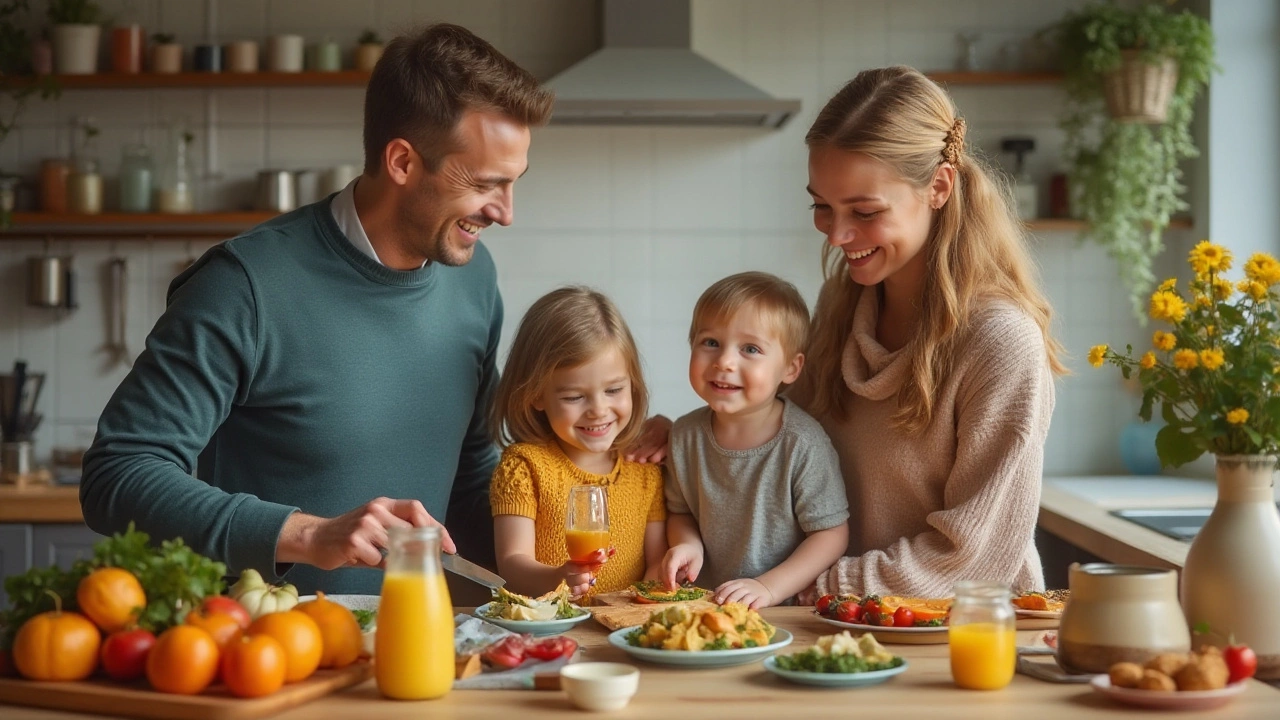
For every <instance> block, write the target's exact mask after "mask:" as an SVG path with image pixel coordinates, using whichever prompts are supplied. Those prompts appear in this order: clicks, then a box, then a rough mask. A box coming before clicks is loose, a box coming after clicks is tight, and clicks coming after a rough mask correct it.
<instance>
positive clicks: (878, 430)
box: [800, 291, 1054, 597]
mask: <svg viewBox="0 0 1280 720" xmlns="http://www.w3.org/2000/svg"><path fill="white" fill-rule="evenodd" d="M877 295H878V293H876V292H874V291H868V292H864V293H862V296H861V298H860V299H859V301H858V306H857V308H856V309H855V311H854V320H853V332H852V333H851V334H850V337H849V340H848V343H847V344H846V346H845V352H844V359H843V373H844V380H845V384H846V385H847V387H846V388H840V389H839V391H840V392H849V393H852V394H853V397H852V398H850V400H851V402H850V404H849V407H850V408H851V411H850V413H849V417H848V419H847V420H844V421H839V420H834V419H831V418H818V419H819V420H820V421H821V422H822V425H823V427H824V428H826V430H827V434H828V435H830V436H831V441H832V443H834V444H835V447H836V450H837V452H838V453H839V455H840V464H841V470H842V471H843V473H844V482H845V486H846V488H847V490H848V496H849V512H850V515H851V517H850V520H849V550H848V555H849V557H845V558H841V559H840V560H839V561H838V562H837V563H836V565H835V567H832V568H831V569H830V570H829V571H827V572H826V573H824V574H823V575H821V576H819V577H818V581H817V586H818V591H819V593H820V594H826V593H834V592H842V593H859V594H861V593H873V592H874V593H884V594H889V593H892V594H901V595H912V596H918V597H950V596H951V595H952V587H953V586H954V584H955V583H956V581H958V580H997V581H1001V582H1007V583H1009V584H1011V585H1012V586H1013V588H1014V589H1015V590H1018V589H1028V590H1030V589H1043V587H1044V575H1043V572H1042V570H1041V567H1040V558H1039V555H1038V554H1037V552H1036V547H1035V540H1034V532H1035V526H1036V517H1037V514H1038V512H1039V505H1040V479H1041V471H1042V469H1043V468H1042V466H1043V461H1044V442H1045V436H1046V435H1047V434H1048V432H1049V418H1050V415H1052V413H1053V403H1054V388H1053V376H1052V373H1051V372H1050V369H1049V361H1048V357H1047V355H1046V352H1045V344H1044V339H1043V337H1042V335H1041V333H1040V329H1039V327H1038V326H1037V325H1036V323H1035V321H1034V320H1032V319H1031V318H1030V317H1028V316H1027V315H1026V314H1025V313H1024V312H1022V311H1021V310H1020V309H1019V308H1017V307H1016V306H1015V305H1013V304H1012V303H1009V302H1007V301H1001V300H993V301H989V302H987V303H985V304H984V305H983V306H982V307H981V308H980V309H979V310H978V311H976V312H975V313H974V315H973V317H971V318H970V321H969V326H968V328H967V330H966V331H965V335H964V336H963V338H962V340H961V342H960V343H959V346H958V352H957V361H956V364H955V369H954V372H953V373H952V375H951V377H949V378H946V379H945V380H944V381H943V383H942V385H941V387H939V388H938V389H937V394H936V396H935V398H934V411H933V412H934V415H933V421H932V422H931V424H930V425H929V426H928V427H927V428H926V429H925V430H924V431H923V432H922V433H920V434H915V435H907V434H905V433H904V432H902V431H900V430H898V429H896V428H894V427H893V425H892V423H891V420H890V418H891V416H892V415H893V414H894V411H895V410H896V408H897V393H898V389H899V388H900V387H901V386H902V383H903V381H904V379H905V378H906V375H907V371H908V370H909V362H908V361H909V358H908V356H907V355H906V354H905V352H903V351H895V352H888V351H887V350H886V349H885V348H884V347H883V346H881V345H880V343H879V342H877V341H876V339H875V327H876V319H877V316H878V314H879V301H878V299H877ZM800 400H801V402H802V404H803V400H804V399H803V398H801V399H800Z"/></svg>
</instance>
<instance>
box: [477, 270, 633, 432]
mask: <svg viewBox="0 0 1280 720" xmlns="http://www.w3.org/2000/svg"><path fill="white" fill-rule="evenodd" d="M614 348H616V349H617V350H618V351H619V352H620V353H621V354H622V359H623V362H624V363H626V366H627V375H628V377H629V380H630V383H631V420H630V421H628V423H627V425H626V427H624V428H622V430H621V431H620V432H619V433H618V437H617V439H616V440H614V448H615V449H618V448H625V447H627V446H629V445H630V444H631V443H633V442H635V440H636V438H638V437H639V436H640V431H641V428H642V426H643V424H644V419H645V417H647V416H648V411H649V390H648V388H647V387H645V384H644V376H643V375H642V374H641V370H640V353H639V351H638V350H637V349H636V343H635V340H634V339H633V338H632V337H631V330H630V329H628V328H627V323H626V321H624V320H623V319H622V313H620V312H618V308H617V307H616V306H615V305H614V304H613V302H612V301H610V300H609V298H607V297H605V295H604V294H603V293H600V292H598V291H596V290H592V289H591V288H588V287H583V286H569V287H562V288H559V289H556V290H552V291H551V292H549V293H547V294H546V295H543V296H542V297H540V298H538V300H537V301H535V302H534V303H533V306H532V307H530V308H529V311H528V312H527V313H525V315H524V319H522V320H521V321H520V328H519V329H518V330H516V337H515V339H514V340H513V341H512V343H511V350H510V352H508V353H507V364H506V367H505V368H504V369H503V371H502V379H501V380H499V381H498V389H497V392H496V393H495V396H494V399H493V409H492V410H491V412H490V416H489V428H490V431H491V432H492V433H493V437H494V438H495V439H496V440H497V442H498V444H499V445H502V446H506V445H510V444H512V443H518V442H530V443H547V442H550V441H552V440H553V439H554V438H555V433H554V432H553V431H552V430H551V425H550V423H548V422H547V415H546V413H544V412H542V411H540V410H536V409H535V408H534V407H533V403H534V402H536V401H537V400H539V399H540V398H541V397H542V396H543V395H544V394H545V393H546V391H547V388H548V386H549V384H550V383H551V374H552V373H554V372H555V371H557V370H562V369H566V368H575V367H578V366H580V365H583V364H585V363H588V362H590V361H591V360H592V359H593V358H595V357H596V356H597V355H599V354H600V353H602V352H605V351H607V350H610V349H614Z"/></svg>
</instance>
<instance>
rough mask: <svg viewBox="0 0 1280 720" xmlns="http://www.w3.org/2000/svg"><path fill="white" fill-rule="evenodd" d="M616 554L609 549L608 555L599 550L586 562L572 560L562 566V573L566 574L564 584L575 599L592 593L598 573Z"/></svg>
mask: <svg viewBox="0 0 1280 720" xmlns="http://www.w3.org/2000/svg"><path fill="white" fill-rule="evenodd" d="M614 552H615V551H614V549H613V548H609V552H608V553H605V551H604V550H597V551H595V553H593V554H592V555H591V558H590V559H589V560H587V561H586V562H574V561H573V560H570V561H568V562H566V563H565V564H563V565H561V566H560V571H561V572H562V573H564V582H565V584H566V585H568V586H569V594H570V595H572V596H573V597H574V599H577V598H580V597H582V596H583V595H586V594H587V593H589V592H591V586H593V585H595V584H596V572H597V571H598V570H600V568H601V567H603V566H604V564H605V562H607V561H608V560H609V558H610V557H612V556H613V554H614Z"/></svg>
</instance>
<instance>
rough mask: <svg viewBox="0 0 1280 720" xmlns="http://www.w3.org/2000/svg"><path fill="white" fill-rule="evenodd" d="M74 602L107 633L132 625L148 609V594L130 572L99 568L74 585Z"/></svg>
mask: <svg viewBox="0 0 1280 720" xmlns="http://www.w3.org/2000/svg"><path fill="white" fill-rule="evenodd" d="M76 603H77V604H79V605H80V612H82V613H84V614H85V615H87V616H88V617H89V619H90V620H92V621H93V623H94V624H95V625H97V626H98V627H100V628H102V629H103V630H105V631H106V632H108V633H113V632H116V631H118V630H123V629H125V628H126V627H128V626H130V625H132V624H133V622H134V620H135V619H137V617H138V614H139V613H141V612H142V611H143V610H145V609H146V607H147V594H146V593H145V592H143V591H142V583H140V582H138V578H136V577H134V576H133V573H131V572H129V571H128V570H125V569H123V568H116V567H105V568H98V569H97V570H94V571H93V572H91V573H89V574H88V575H86V576H85V577H84V579H83V580H81V581H80V584H79V585H77V586H76Z"/></svg>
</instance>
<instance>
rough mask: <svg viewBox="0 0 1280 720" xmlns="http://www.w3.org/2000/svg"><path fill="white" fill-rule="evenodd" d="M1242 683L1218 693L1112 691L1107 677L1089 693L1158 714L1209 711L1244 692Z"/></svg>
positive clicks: (1097, 681)
mask: <svg viewBox="0 0 1280 720" xmlns="http://www.w3.org/2000/svg"><path fill="white" fill-rule="evenodd" d="M1246 684H1247V683H1246V682H1245V681H1243V680H1242V681H1240V682H1235V683H1231V684H1229V685H1225V686H1223V687H1222V688H1221V689H1218V690H1142V689H1139V688H1126V687H1116V686H1115V685H1112V684H1111V678H1110V677H1109V676H1107V675H1096V676H1094V678H1093V679H1092V680H1090V681H1089V685H1091V686H1092V687H1093V689H1094V690H1095V691H1097V692H1099V693H1101V694H1103V695H1105V696H1107V697H1108V698H1111V699H1112V700H1115V701H1116V702H1121V703H1124V704H1126V705H1136V706H1138V707H1145V708H1154V709H1158V710H1209V709H1211V708H1216V707H1221V706H1223V705H1226V704H1227V703H1229V702H1231V698H1233V697H1235V696H1236V695H1239V694H1240V693H1242V692H1244V689H1245V685H1246Z"/></svg>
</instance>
